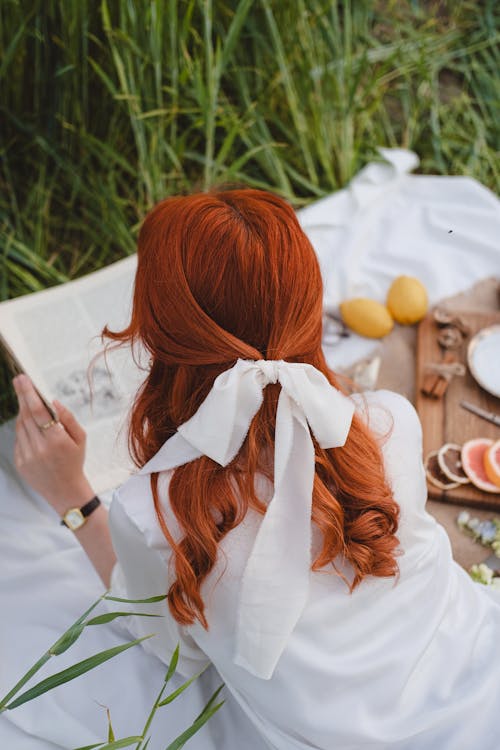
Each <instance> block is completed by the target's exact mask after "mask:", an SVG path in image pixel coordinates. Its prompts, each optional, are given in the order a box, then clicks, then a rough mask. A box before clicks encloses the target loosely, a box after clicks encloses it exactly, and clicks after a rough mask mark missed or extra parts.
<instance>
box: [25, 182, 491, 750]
mask: <svg viewBox="0 0 500 750" xmlns="http://www.w3.org/2000/svg"><path fill="white" fill-rule="evenodd" d="M321 325H322V285H321V277H320V271H319V267H318V263H317V260H316V257H315V254H314V251H313V249H312V247H311V245H310V243H309V241H308V240H307V238H306V236H305V235H304V233H303V232H302V231H301V229H300V227H299V225H298V222H297V219H296V217H295V215H294V212H293V210H292V209H291V207H290V206H288V205H287V204H286V203H285V202H284V201H283V200H281V199H279V198H277V197H275V196H273V195H270V194H268V193H265V192H261V191H256V190H234V191H227V192H219V193H212V194H202V195H192V196H189V197H180V198H169V199H167V200H165V201H163V202H162V203H160V204H158V205H157V206H156V207H155V208H154V209H153V210H152V211H151V212H150V214H149V215H148V216H147V217H146V219H145V221H144V224H143V226H142V229H141V232H140V235H139V241H138V270H137V276H136V282H135V290H134V303H133V311H132V317H131V321H130V324H129V326H128V327H127V328H126V329H125V330H123V331H118V332H113V331H110V330H108V329H107V328H105V329H104V331H103V333H104V335H106V336H107V337H109V338H110V339H112V340H113V341H114V342H116V344H118V345H120V344H122V343H127V344H132V345H134V344H136V343H140V344H142V345H143V346H145V347H146V348H147V350H148V351H149V353H150V355H151V369H150V372H149V374H148V377H147V378H146V380H145V382H144V384H143V385H142V386H141V388H140V390H139V392H138V394H137V397H136V399H135V402H134V404H133V406H132V410H131V421H130V441H129V442H130V449H131V453H132V455H133V457H134V460H135V462H136V464H137V466H138V467H139V471H138V473H137V474H136V475H134V476H132V477H131V478H130V480H129V481H128V482H126V483H125V485H123V486H122V487H121V488H119V489H118V490H117V491H116V492H115V495H114V499H113V502H112V504H111V509H110V517H109V523H108V518H107V514H106V511H105V509H104V508H103V506H102V505H97V503H96V502H95V501H94V502H93V504H91V506H90V513H89V515H87V517H86V521H85V523H84V524H83V525H82V526H80V527H79V528H77V529H76V530H75V532H74V533H75V536H76V537H77V538H78V540H79V542H80V543H81V545H82V547H83V548H84V550H85V551H86V553H87V554H88V556H89V558H90V560H91V561H92V563H93V564H94V566H95V569H96V570H97V571H98V573H99V575H100V576H101V578H102V581H103V582H104V584H105V585H106V586H108V585H109V584H111V588H112V590H113V593H115V594H117V595H118V596H120V595H121V596H125V597H128V598H138V597H144V596H148V595H154V594H157V593H158V592H159V591H161V592H167V591H168V600H167V601H168V604H167V602H165V603H160V604H158V605H157V606H158V610H157V611H158V613H161V614H163V615H164V618H163V620H161V621H159V622H160V625H159V626H158V627H157V628H156V629H157V631H158V635H157V636H156V638H152V639H150V640H148V641H146V642H145V645H144V648H145V649H147V650H148V652H149V654H148V656H156V657H157V658H158V659H160V660H162V661H163V662H165V663H166V662H168V660H169V658H170V655H171V653H172V651H173V650H174V648H175V646H176V644H177V643H178V642H179V643H180V652H181V660H180V662H179V671H180V673H181V674H182V675H184V676H190V675H193V674H195V673H197V672H198V671H200V669H202V668H203V667H204V666H205V665H206V664H207V663H210V662H211V663H212V664H213V665H214V666H215V668H216V669H217V671H218V673H219V674H220V676H221V677H222V679H223V680H224V682H225V683H226V686H227V689H228V691H229V693H230V696H231V703H230V705H229V706H228V710H227V712H226V716H227V720H228V721H229V720H230V719H231V720H232V718H234V716H237V715H238V712H240V713H241V715H242V716H243V715H245V716H246V717H248V719H249V720H250V721H249V723H248V724H247V725H246V729H243V730H242V729H240V735H239V737H237V738H236V739H235V738H234V737H233V738H232V742H233V745H232V746H234V747H242V746H243V745H242V743H243V742H244V741H245V738H246V739H247V740H248V741H249V742H250V743H251V746H252V747H259V743H263V745H264V746H265V745H266V743H267V746H269V747H272V748H280V749H283V750H284V749H285V748H286V749H287V750H288V748H301V749H305V748H325V749H327V748H328V749H330V748H333V747H335V748H363V747H370V748H384V749H385V748H398V749H404V750H424V749H425V750H427V748H440V750H443V749H445V750H446V749H449V750H457V748H470V747H481V748H483V750H484V749H485V748H491V749H493V748H494V747H496V746H497V740H496V736H495V734H496V732H495V730H497V731H498V730H500V718H499V714H498V705H499V700H500V677H499V676H498V670H497V667H496V665H495V663H494V659H492V658H491V657H492V654H493V648H494V646H495V645H496V642H497V641H498V637H499V636H500V601H498V600H495V599H494V598H493V597H491V598H490V596H489V595H488V593H487V592H486V591H485V590H483V588H481V587H480V586H478V585H476V584H474V583H473V582H472V581H471V580H470V579H469V577H468V576H467V574H466V573H465V572H464V571H463V570H462V569H461V568H459V566H458V565H456V564H455V563H454V562H453V560H452V557H451V550H450V545H449V542H448V538H447V536H446V534H445V532H444V530H443V529H442V528H441V527H440V526H439V525H438V524H437V523H436V522H435V520H434V519H433V518H432V517H431V516H430V515H429V514H428V513H427V512H426V510H425V501H426V483H425V474H424V470H423V466H422V456H421V428H420V423H419V421H418V417H417V415H416V413H415V411H414V409H413V407H412V406H411V405H410V404H409V402H407V401H406V400H405V399H404V398H402V397H400V396H398V395H396V394H394V393H391V392H388V391H378V392H373V393H368V394H366V395H365V396H364V397H360V396H351V397H349V396H347V395H345V394H344V393H343V392H342V390H341V388H340V386H339V383H338V382H337V380H336V378H335V376H334V375H333V373H331V372H330V371H329V370H328V368H327V366H326V363H325V359H324V356H323V353H322V350H321ZM15 387H16V392H17V394H18V396H19V404H20V414H19V418H18V424H17V440H16V446H15V461H16V466H17V468H18V470H19V472H20V474H21V475H22V476H23V477H24V479H25V480H26V481H27V482H28V483H29V484H31V485H32V486H33V487H34V488H35V490H36V491H37V492H38V493H39V494H40V495H42V496H43V497H45V498H46V499H47V500H48V502H49V503H50V504H51V505H52V507H53V508H54V509H55V510H56V511H57V513H58V514H59V515H60V516H61V517H64V515H65V514H66V513H67V511H68V510H69V509H71V508H72V507H81V506H87V509H86V511H85V512H88V507H89V506H88V503H89V501H91V500H92V498H93V496H94V494H95V493H94V491H93V489H92V487H91V486H90V485H89V483H88V481H87V480H86V478H85V476H84V475H83V473H82V469H81V467H82V463H83V454H84V442H85V436H84V433H83V431H82V429H81V427H80V426H79V425H78V424H77V423H76V422H75V420H74V419H73V417H72V415H71V414H70V413H68V411H67V410H66V409H65V408H64V407H63V406H62V405H61V404H59V403H56V404H55V406H56V408H57V411H58V416H59V419H60V423H56V424H52V422H51V420H50V418H49V415H48V413H47V412H45V411H44V409H43V407H42V405H41V404H40V402H39V401H38V400H37V398H36V395H35V394H34V392H33V390H32V389H31V387H30V384H29V382H27V381H25V382H15ZM67 520H68V522H70V521H71V518H70V517H67ZM115 556H116V557H115ZM148 611H151V606H149V607H148ZM145 619H146V618H134V619H133V620H131V621H130V623H128V627H129V629H130V632H131V633H132V634H133V635H137V636H140V635H143V634H146V633H148V632H150V626H149V628H148V625H147V624H145ZM225 709H226V707H223V709H222V711H221V712H220V713H221V715H222V714H223V712H224V711H225ZM241 726H243V725H241ZM242 732H244V736H243V734H242ZM227 737H228V736H227ZM240 740H241V742H240ZM228 742H231V739H228ZM252 743H253V744H252ZM227 746H228V747H230V746H231V745H230V744H228V745H227Z"/></svg>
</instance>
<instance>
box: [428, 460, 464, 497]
mask: <svg viewBox="0 0 500 750" xmlns="http://www.w3.org/2000/svg"><path fill="white" fill-rule="evenodd" d="M437 456H438V451H432V452H431V453H429V455H428V456H427V458H426V459H425V473H426V475H427V479H428V480H429V482H430V483H431V484H433V485H434V486H435V487H439V489H440V490H454V489H455V488H456V487H460V482H450V480H449V479H448V477H447V476H446V474H443V472H442V471H441V467H440V466H439V463H438V458H437Z"/></svg>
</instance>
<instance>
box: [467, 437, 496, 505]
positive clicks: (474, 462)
mask: <svg viewBox="0 0 500 750" xmlns="http://www.w3.org/2000/svg"><path fill="white" fill-rule="evenodd" d="M492 445H493V440H489V439H488V438H476V439H475V440H468V441H467V442H466V443H464V445H463V446H462V454H461V458H462V466H463V468H464V471H465V473H466V474H467V476H468V477H469V479H470V481H471V482H472V484H474V485H475V486H476V487H478V488H479V489H480V490H484V492H499V493H500V487H498V486H497V485H496V484H493V482H490V480H489V478H488V475H487V473H486V470H485V468H484V454H485V453H486V451H487V450H488V448H491V446H492Z"/></svg>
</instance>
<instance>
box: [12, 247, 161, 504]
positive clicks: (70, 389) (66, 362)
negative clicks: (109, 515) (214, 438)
mask: <svg viewBox="0 0 500 750" xmlns="http://www.w3.org/2000/svg"><path fill="white" fill-rule="evenodd" d="M136 265H137V257H136V256H135V255H132V256H130V257H128V258H124V259H123V260H120V261H118V262H117V263H113V264H112V265H110V266H107V267H106V268H104V269H101V270H99V271H95V272H94V273H91V274H88V275H87V276H83V277H82V278H80V279H76V280H75V281H70V282H68V283H66V284H61V285H60V286H56V287H52V288H49V289H44V290H43V291H41V292H35V293H33V294H27V295H25V296H22V297H18V298H17V299H13V300H7V301H6V302H2V303H1V304H0V344H2V345H3V348H4V350H5V352H6V355H7V360H8V361H9V362H10V364H11V366H12V369H13V371H15V372H25V373H26V374H27V375H29V376H30V378H31V379H32V381H33V384H34V385H35V387H36V389H37V390H38V392H39V394H40V395H41V397H42V398H43V400H44V401H45V402H46V405H47V406H48V407H49V410H50V408H51V403H50V402H51V401H52V400H53V399H54V398H57V399H58V400H59V401H61V403H63V404H64V405H65V406H67V407H68V408H69V409H71V411H72V412H73V413H74V415H75V417H76V419H77V420H78V421H79V422H80V424H81V425H82V426H83V428H84V429H85V430H86V432H87V454H86V460H85V466H84V470H85V473H86V475H87V477H88V479H89V481H90V483H91V485H92V487H93V488H94V490H95V491H96V492H97V493H99V492H104V491H105V490H108V489H111V488H113V487H116V486H118V485H119V484H121V483H122V482H124V481H125V480H126V479H127V478H128V477H129V476H130V474H131V473H133V472H134V470H135V468H134V464H133V462H132V460H131V458H130V456H129V452H128V449H127V429H128V415H129V410H130V407H131V404H132V400H133V396H134V394H135V392H136V391H137V388H138V387H139V385H140V384H141V382H142V381H143V380H144V378H145V376H146V372H145V370H143V369H141V368H142V367H146V366H147V357H146V353H145V352H143V351H137V350H136V359H138V362H139V364H140V367H138V366H137V364H136V363H135V362H134V360H133V358H132V352H131V350H130V348H128V347H124V346H123V347H121V348H120V349H117V350H115V351H110V352H108V353H107V354H106V357H104V356H102V357H99V358H98V359H97V361H96V363H95V365H94V367H93V368H92V371H91V373H90V382H91V385H92V399H91V395H90V389H89V382H88V377H87V368H88V365H89V363H90V360H91V359H92V357H93V356H94V355H95V354H96V353H97V352H99V351H102V349H103V344H102V343H101V339H100V333H101V330H102V329H103V327H104V325H108V326H109V328H110V329H111V330H120V329H122V328H124V327H125V326H126V325H127V324H128V322H129V319H130V313H131V304H132V291H133V285H134V278H135V271H136ZM108 341H109V340H106V342H108Z"/></svg>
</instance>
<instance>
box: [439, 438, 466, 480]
mask: <svg viewBox="0 0 500 750" xmlns="http://www.w3.org/2000/svg"><path fill="white" fill-rule="evenodd" d="M461 454H462V446H461V445H457V444H456V443H445V444H444V445H443V446H442V448H440V449H439V450H438V454H437V460H438V464H439V468H440V469H441V471H442V472H443V474H444V475H445V476H446V477H448V479H449V481H450V482H458V484H470V479H469V477H468V476H467V474H466V473H465V471H464V469H463V466H462V459H461Z"/></svg>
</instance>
